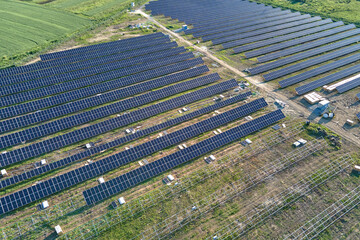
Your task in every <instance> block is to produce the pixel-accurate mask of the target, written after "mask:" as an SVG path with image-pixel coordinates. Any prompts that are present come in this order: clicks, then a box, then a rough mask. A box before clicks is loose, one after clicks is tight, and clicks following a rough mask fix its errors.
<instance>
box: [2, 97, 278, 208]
mask: <svg viewBox="0 0 360 240" xmlns="http://www.w3.org/2000/svg"><path fill="white" fill-rule="evenodd" d="M266 105H267V103H266V102H265V100H264V99H258V100H255V101H253V102H252V103H249V104H246V105H244V106H241V107H238V108H235V109H232V110H229V111H228V112H226V113H223V114H219V115H217V116H215V117H212V118H209V119H206V120H203V121H201V122H198V123H195V124H193V125H191V126H188V127H185V128H183V129H180V130H178V131H175V132H172V133H170V134H167V135H165V136H163V137H161V138H156V139H153V140H151V141H149V142H146V143H143V144H141V145H138V146H135V147H133V148H130V149H129V150H125V151H123V152H120V153H117V154H115V155H112V156H109V157H107V158H104V159H101V160H98V161H96V162H94V163H91V164H89V165H87V166H83V167H81V168H78V169H75V170H72V171H70V172H67V173H64V174H62V175H60V176H56V177H53V178H51V179H49V180H46V181H43V182H41V183H38V184H37V185H36V186H32V187H29V188H27V189H24V190H20V191H19V192H16V193H13V194H14V195H17V196H19V195H20V196H23V197H20V198H18V199H22V200H23V201H21V202H20V203H18V202H17V205H14V204H13V203H12V202H11V201H5V204H4V201H3V200H4V199H6V197H4V198H1V199H0V214H3V213H6V212H9V211H12V210H14V209H16V208H19V207H20V206H24V205H26V204H29V203H31V202H34V201H36V200H39V199H41V198H43V197H45V196H48V195H51V194H54V193H56V192H59V191H61V190H63V189H66V188H68V187H71V186H73V185H76V184H78V183H80V182H83V181H86V180H88V179H91V178H93V177H95V176H97V175H100V174H104V173H106V172H108V171H111V170H113V169H116V168H118V167H119V166H122V165H125V164H128V163H129V162H133V161H135V160H137V159H141V158H143V157H145V156H147V155H150V154H153V153H156V152H158V151H160V150H162V149H165V148H167V147H170V146H173V145H175V144H178V143H180V142H183V141H185V140H187V139H190V138H193V137H195V136H198V135H200V134H202V133H203V132H207V131H210V130H211V129H214V128H216V127H219V126H222V125H224V124H227V123H229V122H232V121H234V120H236V119H238V118H241V117H243V116H246V115H248V114H249V113H252V112H254V111H257V110H258V109H261V108H264V107H265V106H266ZM272 118H273V117H269V118H267V119H266V122H271V121H272ZM262 123H263V122H262ZM257 125H258V124H255V125H254V126H252V127H255V126H257ZM145 167H146V166H145ZM29 189H30V190H29ZM39 189H41V190H40V191H42V192H43V193H44V195H43V196H39V195H37V194H29V191H31V192H37V191H39ZM36 195H37V196H36ZM8 196H11V195H8ZM15 201H17V200H15Z"/></svg>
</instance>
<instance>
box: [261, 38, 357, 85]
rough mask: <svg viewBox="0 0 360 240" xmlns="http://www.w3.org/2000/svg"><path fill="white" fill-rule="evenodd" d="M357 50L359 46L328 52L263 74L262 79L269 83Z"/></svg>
mask: <svg viewBox="0 0 360 240" xmlns="http://www.w3.org/2000/svg"><path fill="white" fill-rule="evenodd" d="M358 50H360V44H356V45H354V46H350V47H346V48H342V49H340V50H337V51H334V52H330V53H327V54H324V55H321V56H319V57H315V58H313V59H309V60H307V61H304V62H300V63H297V64H294V65H291V66H288V67H285V68H282V69H280V70H277V71H274V72H271V73H268V74H265V75H264V76H263V77H264V79H265V81H270V80H273V79H276V78H279V77H282V76H285V75H288V74H290V73H294V72H297V71H300V70H302V69H305V68H308V67H311V66H314V65H316V64H320V63H323V62H326V61H329V60H332V59H335V58H338V57H341V56H344V55H346V54H349V53H352V52H355V51H358Z"/></svg>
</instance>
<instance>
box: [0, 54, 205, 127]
mask: <svg viewBox="0 0 360 240" xmlns="http://www.w3.org/2000/svg"><path fill="white" fill-rule="evenodd" d="M202 63H204V62H203V60H202V59H201V58H195V59H192V60H188V61H185V62H181V63H177V64H173V65H169V66H164V67H160V68H157V69H155V70H149V71H146V72H142V73H138V74H135V75H131V76H127V77H124V78H120V79H116V80H113V81H109V82H106V83H104V84H99V85H95V86H91V87H88V88H87V89H81V90H77V91H72V92H67V93H65V94H63V95H59V96H57V98H58V99H61V98H62V97H61V96H63V98H62V99H63V100H64V102H65V103H66V102H67V103H68V104H66V105H60V106H56V107H53V108H49V109H45V110H43V111H40V112H35V113H32V114H27V115H23V116H20V117H16V118H11V119H7V120H4V121H2V122H0V131H1V132H7V131H11V130H15V129H18V128H22V127H25V126H29V125H32V124H35V123H39V122H44V121H48V120H51V119H54V118H55V117H58V116H62V115H65V114H69V113H72V112H77V111H78V109H83V108H85V107H87V106H89V104H91V105H93V106H97V104H96V101H91V99H95V100H96V99H98V98H99V97H98V96H94V97H91V98H86V99H84V100H80V101H75V102H74V100H76V99H79V98H82V97H87V96H89V95H91V96H93V95H96V94H98V93H101V92H105V91H109V90H114V89H117V88H121V87H124V86H127V85H131V84H135V83H138V82H142V81H145V80H149V79H151V78H156V77H160V76H163V75H166V74H170V73H174V72H177V71H181V70H185V69H187V68H191V67H194V66H195V65H198V64H202ZM207 71H209V69H208V68H207V67H206V66H201V67H197V68H193V69H190V70H188V71H185V72H180V73H178V74H176V75H173V77H175V76H189V75H188V74H191V73H193V74H198V75H200V74H202V73H205V72H207ZM194 76H195V75H194ZM156 81H157V80H156ZM147 83H150V82H147ZM84 90H86V91H84ZM118 91H122V89H119V90H116V91H114V92H113V93H112V94H111V95H114V94H116V92H118ZM107 95H108V94H107V93H105V94H103V95H102V98H106V96H107ZM111 95H108V96H109V97H111ZM120 96H121V94H120ZM50 98H51V97H50ZM109 100H110V99H109Z"/></svg>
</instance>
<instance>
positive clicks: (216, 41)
mask: <svg viewBox="0 0 360 240" xmlns="http://www.w3.org/2000/svg"><path fill="white" fill-rule="evenodd" d="M318 20H321V18H320V17H313V18H306V19H304V20H300V21H295V22H291V23H286V24H280V25H277V26H273V27H267V28H263V29H259V30H255V31H250V32H245V33H241V32H240V33H234V32H233V33H234V34H233V35H229V36H222V37H221V38H217V39H212V40H211V42H212V43H213V44H214V45H217V44H221V43H225V42H229V41H234V40H237V39H242V38H248V37H254V36H258V35H263V34H266V33H271V32H275V31H279V30H286V29H287V28H292V27H296V26H302V25H304V24H308V23H312V22H316V21H318Z"/></svg>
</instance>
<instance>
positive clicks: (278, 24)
mask: <svg viewBox="0 0 360 240" xmlns="http://www.w3.org/2000/svg"><path fill="white" fill-rule="evenodd" d="M306 18H310V15H308V14H306V15H300V16H296V17H291V18H286V19H282V20H278V21H273V22H268V23H264V24H259V25H255V26H251V27H245V28H240V29H234V30H229V31H227V32H225V31H224V32H220V33H215V34H212V35H206V36H204V37H202V40H203V41H209V40H213V39H216V38H222V37H225V36H229V35H235V34H238V33H244V32H249V31H254V30H257V29H262V28H263V30H264V31H266V29H265V28H266V27H271V26H276V27H278V26H281V24H285V23H289V22H296V21H298V20H303V19H306ZM314 19H316V20H319V19H320V18H317V17H315V18H314Z"/></svg>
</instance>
